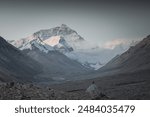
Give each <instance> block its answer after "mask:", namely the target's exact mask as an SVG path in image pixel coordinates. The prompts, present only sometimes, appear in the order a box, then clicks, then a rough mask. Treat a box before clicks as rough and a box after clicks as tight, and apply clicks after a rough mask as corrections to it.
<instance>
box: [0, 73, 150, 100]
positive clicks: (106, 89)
mask: <svg viewBox="0 0 150 117" xmlns="http://www.w3.org/2000/svg"><path fill="white" fill-rule="evenodd" d="M93 80H94V81H95V84H96V85H97V86H98V88H99V90H100V91H101V92H102V93H103V94H105V95H106V96H104V97H100V98H99V99H110V100H115V99H121V100H122V99H125V100H126V99H131V100H132V99H150V72H149V71H142V72H137V73H128V74H120V75H113V76H107V77H99V78H94V79H89V80H78V81H68V82H66V83H63V84H55V85H49V86H41V85H33V84H21V83H13V82H12V83H1V84H0V92H1V93H0V99H4V100H7V99H10V100H16V99H19V100H20V99H21V100H23V99H27V100H28V99H31V100H35V99H37V100H38V99H44V100H45V99H46V100H62V99H64V100H72V99H73V100H87V99H91V97H90V96H89V95H88V94H87V93H86V89H87V88H88V86H89V85H90V84H91V82H92V81H93Z"/></svg>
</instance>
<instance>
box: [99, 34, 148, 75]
mask: <svg viewBox="0 0 150 117" xmlns="http://www.w3.org/2000/svg"><path fill="white" fill-rule="evenodd" d="M148 69H150V36H147V37H146V38H144V39H143V40H142V41H141V42H139V43H138V44H136V45H135V46H132V47H130V48H129V50H127V51H126V52H124V53H123V54H121V55H120V56H116V57H115V58H113V59H112V60H111V61H110V62H108V63H107V64H106V65H105V66H104V67H102V68H101V69H99V71H101V72H104V71H109V72H110V71H114V72H118V73H120V72H135V71H141V70H148Z"/></svg>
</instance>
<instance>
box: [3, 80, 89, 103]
mask: <svg viewBox="0 0 150 117" xmlns="http://www.w3.org/2000/svg"><path fill="white" fill-rule="evenodd" d="M0 92H1V93H0V99H1V100H3V99H4V100H60V99H64V100H69V99H75V100H77V99H90V97H89V96H88V95H87V94H86V93H84V94H83V93H82V95H81V92H80V93H79V92H78V93H75V92H65V91H60V90H55V89H51V88H50V87H43V86H37V85H33V84H22V83H14V82H10V83H1V84H0Z"/></svg>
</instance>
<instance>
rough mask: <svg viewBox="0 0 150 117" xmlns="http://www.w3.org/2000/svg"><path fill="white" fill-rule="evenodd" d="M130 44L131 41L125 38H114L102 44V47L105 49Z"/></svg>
mask: <svg viewBox="0 0 150 117" xmlns="http://www.w3.org/2000/svg"><path fill="white" fill-rule="evenodd" d="M120 44H122V45H128V44H129V41H128V40H125V39H114V40H110V41H108V42H106V43H104V44H103V45H102V48H105V49H114V48H115V47H116V46H118V45H120Z"/></svg>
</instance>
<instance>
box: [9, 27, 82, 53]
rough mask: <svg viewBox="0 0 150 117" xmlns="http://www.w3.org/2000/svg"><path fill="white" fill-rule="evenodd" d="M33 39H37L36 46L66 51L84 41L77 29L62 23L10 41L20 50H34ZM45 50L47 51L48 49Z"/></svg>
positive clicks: (71, 49)
mask: <svg viewBox="0 0 150 117" xmlns="http://www.w3.org/2000/svg"><path fill="white" fill-rule="evenodd" d="M36 40H38V41H36ZM33 41H36V45H37V46H36V47H38V45H39V49H40V47H41V46H46V47H48V46H49V47H48V48H53V49H54V50H57V51H60V52H62V53H66V52H70V51H73V50H74V49H76V48H78V47H77V46H78V44H79V43H80V42H82V41H84V39H83V38H82V37H81V36H80V35H78V33H77V32H76V31H74V30H73V29H71V28H69V27H68V26H67V25H65V24H62V25H61V26H58V27H54V28H51V29H45V30H40V31H37V32H35V33H34V34H33V35H31V36H29V37H27V38H23V39H20V40H15V41H11V42H10V43H11V44H12V45H14V46H15V47H17V48H19V49H20V50H26V49H30V50H32V48H33V46H32V42H33ZM42 50H43V49H42ZM51 50H52V49H50V50H49V49H48V51H51ZM43 51H44V52H45V51H46V50H43ZM46 52H47V51H46Z"/></svg>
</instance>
